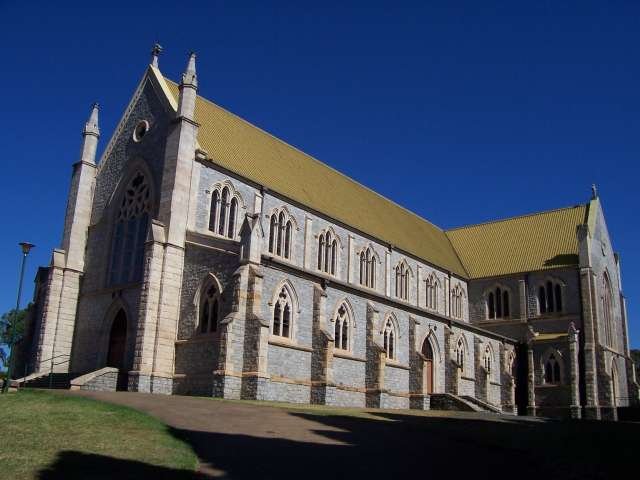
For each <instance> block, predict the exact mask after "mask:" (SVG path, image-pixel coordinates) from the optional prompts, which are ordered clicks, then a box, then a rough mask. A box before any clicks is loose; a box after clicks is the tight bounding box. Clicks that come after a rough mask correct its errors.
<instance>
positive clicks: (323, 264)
mask: <svg viewBox="0 0 640 480" xmlns="http://www.w3.org/2000/svg"><path fill="white" fill-rule="evenodd" d="M337 249H338V242H337V240H336V238H335V235H334V233H333V231H332V230H331V229H329V230H327V231H326V232H325V233H320V235H318V270H320V271H321V272H325V273H328V274H330V275H335V274H336V269H337V256H338V252H337Z"/></svg>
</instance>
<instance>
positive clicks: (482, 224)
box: [444, 203, 588, 233]
mask: <svg viewBox="0 0 640 480" xmlns="http://www.w3.org/2000/svg"><path fill="white" fill-rule="evenodd" d="M580 207H582V208H587V207H588V204H584V203H578V204H576V205H571V206H569V207H560V208H552V209H550V210H543V211H541V212H532V213H525V214H522V215H514V216H512V217H506V218H500V219H497V220H488V221H486V222H479V223H471V224H469V225H461V226H459V227H454V228H449V229H447V230H444V232H445V233H449V232H455V231H457V230H466V229H468V228H474V227H482V226H484V225H491V224H494V223H502V222H508V221H510V220H519V219H521V218H527V217H536V216H538V215H546V214H549V213H554V212H560V211H562V210H572V209H574V208H580Z"/></svg>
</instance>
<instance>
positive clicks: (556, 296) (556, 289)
mask: <svg viewBox="0 0 640 480" xmlns="http://www.w3.org/2000/svg"><path fill="white" fill-rule="evenodd" d="M563 303H564V302H563V298H562V285H561V284H560V282H557V281H552V280H547V282H546V283H544V284H542V285H540V286H539V287H538V312H539V314H540V315H544V314H547V313H560V312H562V308H563Z"/></svg>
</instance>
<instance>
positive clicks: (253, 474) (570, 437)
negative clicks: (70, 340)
mask: <svg viewBox="0 0 640 480" xmlns="http://www.w3.org/2000/svg"><path fill="white" fill-rule="evenodd" d="M289 415H293V416H297V417H300V418H303V419H306V420H309V421H312V422H315V424H316V425H317V428H315V429H314V432H315V433H317V434H319V435H322V436H324V437H325V438H326V439H327V440H328V441H332V442H334V443H328V444H327V443H310V442H298V441H292V440H286V439H281V438H263V437H255V436H250V435H237V434H225V433H211V432H199V431H194V430H180V429H170V431H171V433H172V434H173V435H174V436H175V437H177V438H179V439H181V440H182V441H184V442H186V443H188V444H189V445H191V446H192V448H193V449H194V451H195V453H196V454H197V455H198V457H199V458H200V461H201V462H202V464H203V465H202V466H203V471H204V472H206V471H207V469H208V468H209V467H211V468H213V469H215V470H216V471H218V472H220V473H221V474H222V475H223V476H224V478H232V479H252V480H253V479H279V480H287V479H309V478H311V479H315V478H323V479H327V478H364V477H365V476H366V477H367V478H384V479H387V480H388V479H390V478H398V476H400V475H411V476H416V477H425V478H426V477H431V478H434V477H435V478H437V477H436V476H442V477H443V478H462V477H463V476H467V475H468V476H470V478H473V479H474V480H478V479H483V478H493V479H495V478H510V479H528V478H536V479H539V478H541V477H544V476H546V477H547V478H549V479H553V478H563V479H572V478H576V479H577V478H580V479H592V478H603V479H604V478H624V477H628V476H629V472H633V471H635V466H636V465H637V458H636V457H637V452H635V451H634V445H636V442H637V439H638V436H639V435H640V428H639V426H638V425H637V424H622V423H620V424H614V423H606V422H528V421H521V420H515V419H514V420H505V421H496V420H489V419H487V420H483V419H477V418H473V419H469V418H450V417H447V418H444V417H443V418H440V417H422V416H411V415H402V414H395V413H384V412H380V413H376V414H375V415H377V416H379V417H381V420H371V419H366V418H358V417H349V416H337V415H318V414H307V413H298V412H295V413H294V412H292V413H289ZM382 420H386V421H382ZM327 427H330V428H331V429H332V430H329V429H327ZM335 429H339V430H335ZM634 455H636V456H634ZM40 478H42V479H59V478H60V479H62V478H65V479H68V478H117V479H128V478H136V479H141V478H154V479H162V478H176V479H202V478H212V477H210V476H207V475H205V474H204V473H203V474H201V475H198V474H193V473H190V472H184V471H177V470H171V469H166V468H161V467H155V466H150V465H146V464H142V463H138V462H131V461H123V460H116V459H111V458H108V457H101V456H98V455H85V454H80V453H77V452H64V453H63V454H62V455H61V456H60V458H59V459H58V461H57V462H56V463H55V464H54V465H52V466H51V467H50V468H49V469H47V470H46V471H44V472H42V473H41V476H40Z"/></svg>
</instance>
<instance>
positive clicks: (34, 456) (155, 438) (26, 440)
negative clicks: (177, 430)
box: [0, 390, 197, 479]
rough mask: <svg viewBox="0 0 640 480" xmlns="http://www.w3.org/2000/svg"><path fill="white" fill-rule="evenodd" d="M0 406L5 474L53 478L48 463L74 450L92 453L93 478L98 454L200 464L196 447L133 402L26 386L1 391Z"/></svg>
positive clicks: (190, 466)
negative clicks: (124, 403) (110, 401)
mask: <svg viewBox="0 0 640 480" xmlns="http://www.w3.org/2000/svg"><path fill="white" fill-rule="evenodd" d="M0 412H1V413H0V418H2V423H3V428H2V432H1V433H0V435H1V436H0V438H1V441H0V444H1V445H2V446H1V447H0V465H2V471H1V473H0V477H1V478H11V479H32V478H48V476H47V473H46V471H47V469H49V470H50V469H51V468H54V467H52V466H53V465H55V464H56V462H60V458H61V457H65V456H66V457H67V458H68V457H69V456H70V455H72V456H73V455H75V456H76V457H78V458H84V459H88V460H86V462H87V474H88V476H87V478H90V473H89V472H90V471H91V463H92V462H93V464H94V466H97V463H96V462H95V461H94V460H92V459H96V458H106V457H108V458H114V459H120V460H134V461H136V462H137V463H143V464H147V465H155V466H159V467H167V468H170V469H178V470H188V471H193V470H194V469H195V468H196V465H197V458H196V456H195V454H194V453H193V451H192V450H191V447H189V446H188V445H187V444H185V443H183V442H181V441H180V440H178V439H176V438H175V437H174V436H172V435H171V433H170V432H169V430H168V429H167V427H166V426H165V425H164V424H162V423H161V422H159V421H158V420H156V419H154V418H153V417H151V416H149V415H146V414H144V413H141V412H138V411H136V410H133V409H130V408H127V407H122V406H117V405H111V404H107V403H103V402H97V401H94V400H89V399H85V398H79V397H71V396H67V395H59V394H55V393H48V392H43V391H29V390H22V391H20V392H18V393H11V394H7V395H0ZM95 455H99V457H96V456H95ZM172 471H174V472H175V470H172ZM114 476H115V475H114ZM49 477H51V475H49Z"/></svg>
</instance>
